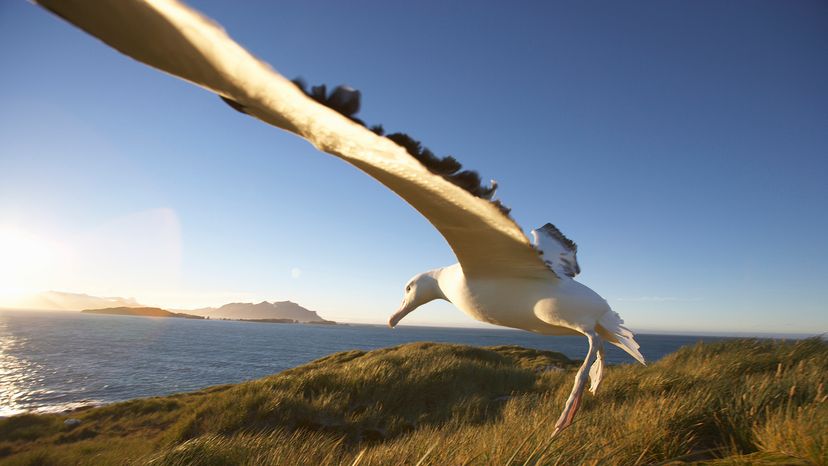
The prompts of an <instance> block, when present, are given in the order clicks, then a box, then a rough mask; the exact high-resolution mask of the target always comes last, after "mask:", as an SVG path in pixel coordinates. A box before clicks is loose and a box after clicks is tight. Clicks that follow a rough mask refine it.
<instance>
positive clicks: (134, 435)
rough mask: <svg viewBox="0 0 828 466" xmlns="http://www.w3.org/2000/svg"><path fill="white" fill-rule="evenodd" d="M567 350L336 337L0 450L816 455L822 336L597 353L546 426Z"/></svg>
mask: <svg viewBox="0 0 828 466" xmlns="http://www.w3.org/2000/svg"><path fill="white" fill-rule="evenodd" d="M576 365H577V364H576V363H573V362H572V361H569V360H567V359H566V358H565V357H563V356H562V355H560V354H557V353H551V352H541V351H535V350H529V349H524V348H519V347H514V346H501V347H493V348H476V347H469V346H460V345H445V344H432V343H415V344H408V345H403V346H398V347H394V348H387V349H382V350H377V351H371V352H362V351H350V352H345V353H337V354H334V355H331V356H328V357H326V358H323V359H320V360H317V361H314V362H312V363H310V364H307V365H304V366H301V367H297V368H295V369H291V370H288V371H285V372H282V373H280V374H276V375H273V376H270V377H265V378H263V379H259V380H255V381H251V382H246V383H242V384H238V385H232V386H220V387H213V388H210V389H206V390H203V391H200V392H195V393H187V394H180V395H174V396H169V397H158V398H147V399H139V400H133V401H128V402H125V403H117V404H112V405H108V406H103V407H100V408H91V409H85V410H80V411H76V412H73V413H70V414H63V415H57V414H44V415H21V416H16V417H12V418H8V419H5V420H2V421H0V463H3V464H21V465H35V464H49V465H51V464H55V465H64V464H66V465H69V464H90V465H91V464H95V465H99V464H104V465H105V464H119V465H120V464H155V465H235V464H248V465H260V464H284V465H302V464H308V465H316V464H337V465H354V464H359V465H386V464H410V465H417V464H420V465H427V464H433V465H444V464H445V465H447V464H451V465H462V464H481V465H483V464H485V465H488V464H502V465H507V464H508V465H534V464H545V465H547V464H548V465H554V464H668V463H669V464H684V463H693V462H706V463H712V464H720V465H724V464H828V402H827V401H826V400H827V399H828V395H826V392H825V382H826V377H828V375H826V374H828V344H826V342H824V341H822V340H819V339H809V340H803V341H798V342H778V341H760V340H731V341H727V342H722V343H715V344H698V345H696V346H693V347H687V348H683V349H681V350H679V351H678V352H676V353H674V354H672V355H669V356H667V357H665V358H664V359H662V360H661V361H658V362H657V363H655V364H653V365H651V366H648V367H642V366H637V365H622V366H616V367H610V368H609V369H608V373H607V374H606V377H605V379H604V382H603V385H602V386H601V388H600V389H599V391H598V395H597V396H594V397H593V396H590V395H586V399H585V401H584V404H583V406H582V408H581V411H580V412H579V413H578V417H577V418H576V421H575V424H573V425H572V426H571V427H570V428H569V429H567V430H565V431H564V432H562V433H561V434H560V435H558V436H557V437H555V438H554V439H552V438H551V437H550V435H551V433H552V431H553V425H554V422H555V420H556V419H557V416H558V415H559V414H560V411H561V409H562V407H563V403H564V400H565V399H566V396H567V394H568V392H569V390H570V388H571V384H572V378H573V371H574V370H575V367H576ZM558 367H560V368H563V370H556V369H555V368H558ZM70 417H71V418H77V419H80V420H81V423H80V424H79V425H77V426H66V425H65V424H64V423H63V421H64V420H65V419H68V418H70Z"/></svg>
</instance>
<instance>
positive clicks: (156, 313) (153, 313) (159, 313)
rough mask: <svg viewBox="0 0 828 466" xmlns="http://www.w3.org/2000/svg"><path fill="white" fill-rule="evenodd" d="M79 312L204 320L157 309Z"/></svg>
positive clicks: (129, 308) (125, 308)
mask: <svg viewBox="0 0 828 466" xmlns="http://www.w3.org/2000/svg"><path fill="white" fill-rule="evenodd" d="M81 312H84V313H86V314H112V315H118V316H144V317H178V318H182V319H203V318H204V317H202V316H195V315H192V314H185V313H183V312H170V311H166V310H164V309H160V308H157V307H109V308H105V309H84V310H82V311H81Z"/></svg>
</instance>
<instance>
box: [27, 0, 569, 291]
mask: <svg viewBox="0 0 828 466" xmlns="http://www.w3.org/2000/svg"><path fill="white" fill-rule="evenodd" d="M38 3H39V4H40V5H42V6H44V7H45V8H47V9H49V10H51V11H52V12H54V13H55V14H56V15H58V16H60V17H61V18H63V19H65V20H66V21H68V22H70V23H72V24H74V25H75V26H77V27H79V28H81V29H83V30H84V31H86V32H87V33H89V34H91V35H93V36H95V37H97V38H98V39H100V40H102V41H103V42H105V43H106V44H108V45H110V46H112V47H114V48H115V49H117V50H119V51H120V52H122V53H124V54H126V55H128V56H130V57H132V58H134V59H136V60H139V61H141V62H143V63H146V64H147V65H150V66H152V67H155V68H158V69H160V70H162V71H165V72H167V73H169V74H171V75H173V76H176V77H179V78H181V79H184V80H187V81H190V82H192V83H194V84H196V85H198V86H201V87H203V88H205V89H208V90H210V91H212V92H214V93H216V94H218V95H219V96H222V97H224V98H226V99H229V100H230V101H233V102H234V103H236V104H237V105H238V107H239V108H241V109H243V111H244V112H245V113H247V114H249V115H251V116H253V117H255V118H258V119H260V120H263V121H265V122H267V123H269V124H272V125H274V126H277V127H279V128H282V129H285V130H287V131H290V132H292V133H295V134H297V135H299V136H301V137H303V138H305V139H307V140H308V141H309V142H310V143H311V144H313V145H314V146H316V147H317V148H318V149H320V150H321V151H323V152H327V153H329V154H332V155H334V156H337V157H339V158H341V159H343V160H345V161H347V162H348V163H350V164H352V165H354V166H356V167H357V168H359V169H361V170H362V171H364V172H366V173H367V174H369V175H370V176H372V177H374V178H375V179H376V180H377V181H379V182H380V183H382V184H384V185H385V186H387V187H388V188H390V189H391V190H392V191H394V192H395V193H397V194H398V195H399V196H401V197H402V198H403V199H405V201H407V202H408V203H409V204H411V206H413V207H414V208H415V209H417V210H418V211H419V212H420V213H421V214H423V215H424V216H425V217H426V218H427V219H428V221H429V222H431V224H432V225H434V227H435V228H437V230H439V231H440V233H441V234H442V235H443V237H445V239H446V241H447V242H448V243H449V245H450V246H451V248H452V250H453V251H454V253H455V254H456V255H457V259H458V260H459V262H460V264H461V265H462V267H463V271H464V273H465V274H466V275H467V276H512V277H514V276H521V277H536V278H542V279H547V280H548V279H552V277H554V274H553V273H552V272H551V271H550V270H549V269H548V268H547V266H546V264H544V261H543V260H542V259H541V257H540V256H539V255H538V253H537V251H536V250H535V248H534V247H532V245H531V244H530V243H529V240H528V239H527V238H526V235H524V233H523V231H522V230H521V229H520V227H519V226H518V225H517V224H515V222H514V221H513V220H512V219H511V218H509V217H508V216H507V215H504V214H503V213H501V212H500V211H499V210H498V208H497V207H495V206H494V205H493V204H492V203H491V202H489V201H487V200H485V199H481V198H478V197H475V196H473V195H472V194H470V193H468V192H467V191H465V190H463V189H462V188H460V187H458V186H456V185H455V184H453V183H451V182H449V181H446V180H445V179H443V178H442V177H440V176H438V175H435V174H432V173H431V172H429V171H428V170H427V169H426V168H425V167H424V166H423V165H422V164H421V163H420V162H419V161H417V160H416V159H415V158H414V157H412V156H411V155H409V154H408V153H407V152H406V150H405V149H403V148H402V147H400V146H399V145H397V144H395V143H394V142H393V141H391V140H390V139H388V138H385V137H381V136H378V135H376V134H374V133H373V132H371V131H370V130H368V129H366V128H364V127H362V126H360V125H358V124H356V123H354V122H352V121H350V120H349V119H348V118H345V117H344V116H342V115H340V114H339V113H337V112H335V111H334V110H331V109H329V108H327V107H325V106H323V105H320V104H318V103H317V102H315V101H313V100H312V99H310V98H308V97H307V96H306V95H305V94H304V93H303V92H301V91H300V90H299V89H298V88H297V87H296V86H295V85H294V84H293V83H291V82H290V81H288V80H287V79H285V78H284V77H282V76H281V75H279V74H278V73H277V72H275V71H274V70H273V69H272V68H271V67H270V66H269V65H267V64H266V63H264V62H262V61H260V60H258V59H257V58H255V57H254V56H253V55H251V54H250V53H249V52H248V51H247V50H245V49H244V48H243V47H241V46H240V45H239V44H237V43H236V42H235V41H233V40H232V39H231V38H230V37H229V36H228V35H227V34H226V33H225V32H224V30H223V29H221V28H220V27H219V26H218V25H216V24H215V23H213V22H212V21H210V20H209V19H207V18H205V17H204V16H202V15H201V14H200V13H198V12H196V11H194V10H192V9H190V8H189V7H187V6H186V5H184V4H182V3H179V2H177V1H175V0H96V1H94V2H92V1H88V0H38ZM234 108H237V107H236V105H234ZM239 108H237V109H239Z"/></svg>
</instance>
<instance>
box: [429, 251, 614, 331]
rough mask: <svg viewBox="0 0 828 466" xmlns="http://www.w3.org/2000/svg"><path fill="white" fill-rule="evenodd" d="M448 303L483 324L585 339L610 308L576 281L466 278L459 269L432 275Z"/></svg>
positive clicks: (461, 269) (448, 268)
mask: <svg viewBox="0 0 828 466" xmlns="http://www.w3.org/2000/svg"><path fill="white" fill-rule="evenodd" d="M431 273H432V274H434V275H435V276H436V277H437V282H438V284H439V287H440V290H441V292H442V294H443V296H445V298H444V299H446V300H447V301H449V302H451V303H452V304H453V305H454V306H455V307H457V309H459V310H461V311H463V312H464V313H465V314H467V315H468V316H470V317H472V318H473V319H475V320H479V321H481V322H486V323H489V324H494V325H499V326H502V327H511V328H515V329H520V330H527V331H530V332H533V333H538V334H541V335H580V334H581V333H582V331H583V329H585V328H594V327H595V325H596V324H597V323H598V320H599V319H600V318H601V316H602V315H603V314H604V313H605V312H609V311H610V308H609V305H607V302H606V301H605V300H604V299H603V298H601V297H600V296H598V294H596V293H595V292H594V291H592V290H591V289H589V288H588V287H586V286H584V285H582V284H581V283H578V282H577V281H575V280H566V281H563V280H559V281H548V280H542V279H537V278H485V277H484V278H474V277H472V278H467V277H466V276H465V275H464V274H463V268H462V267H461V266H460V264H454V265H451V266H448V267H443V268H441V269H437V270H435V271H433V272H431Z"/></svg>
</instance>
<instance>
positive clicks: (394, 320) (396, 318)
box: [388, 299, 414, 328]
mask: <svg viewBox="0 0 828 466" xmlns="http://www.w3.org/2000/svg"><path fill="white" fill-rule="evenodd" d="M413 310H414V308H413V307H412V308H409V306H408V303H407V302H406V300H405V299H403V302H402V304H400V308H399V309H397V312H395V313H394V315H392V316H391V318H390V319H388V326H389V327H391V328H394V327H396V326H397V324H398V323H400V321H401V320H402V318H403V317H405V316H407V315H408V313H409V312H411V311H413Z"/></svg>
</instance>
